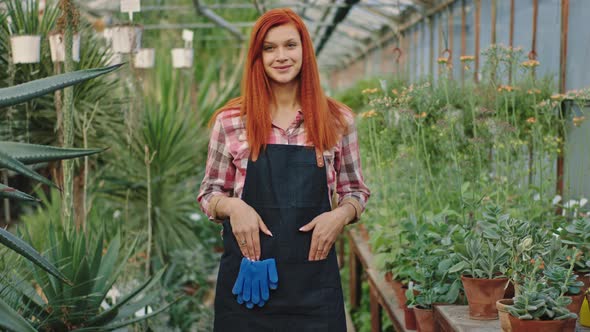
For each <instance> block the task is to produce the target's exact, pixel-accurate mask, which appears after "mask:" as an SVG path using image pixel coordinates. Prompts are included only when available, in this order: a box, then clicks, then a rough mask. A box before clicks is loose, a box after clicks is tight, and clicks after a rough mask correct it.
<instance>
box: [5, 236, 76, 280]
mask: <svg viewBox="0 0 590 332" xmlns="http://www.w3.org/2000/svg"><path fill="white" fill-rule="evenodd" d="M0 243H2V244H4V245H5V246H7V247H8V248H10V249H12V250H14V251H16V252H17V253H18V254H19V255H21V256H23V257H25V258H26V259H28V260H29V261H31V262H33V263H34V264H36V265H37V266H39V267H40V268H42V269H43V270H45V271H47V272H48V273H50V274H51V275H53V276H55V277H56V278H58V279H60V280H62V281H63V282H65V283H67V284H68V285H72V283H71V281H69V280H68V279H67V278H66V277H65V276H64V275H63V274H62V273H61V272H59V270H58V269H57V268H56V267H55V266H54V265H52V264H51V263H50V262H49V261H48V260H46V259H45V258H43V256H41V254H39V253H38V252H37V251H36V250H35V249H33V247H31V246H30V245H29V244H28V243H26V242H24V241H23V240H21V239H20V238H18V237H16V236H14V235H12V233H10V232H9V231H7V230H5V229H2V228H0Z"/></svg>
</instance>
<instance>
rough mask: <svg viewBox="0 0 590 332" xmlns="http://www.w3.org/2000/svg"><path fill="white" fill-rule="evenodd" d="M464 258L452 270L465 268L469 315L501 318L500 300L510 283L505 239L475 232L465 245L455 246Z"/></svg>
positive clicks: (478, 318) (481, 317)
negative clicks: (498, 306)
mask: <svg viewBox="0 0 590 332" xmlns="http://www.w3.org/2000/svg"><path fill="white" fill-rule="evenodd" d="M455 248H456V249H455V250H456V254H457V256H458V257H459V258H460V259H461V261H460V262H459V263H457V264H456V265H455V266H453V267H452V268H451V269H450V271H449V272H461V273H462V274H461V281H462V282H463V287H464V289H465V295H466V296H467V302H468V304H469V318H471V319H476V320H492V319H497V318H498V311H497V309H496V302H497V301H498V300H501V299H502V298H503V297H504V292H505V290H506V287H507V286H508V278H507V277H506V276H505V273H506V269H507V264H508V257H509V255H508V253H509V250H508V248H506V247H505V246H504V245H503V243H501V242H500V241H497V242H496V243H495V244H494V243H492V241H490V240H489V239H485V238H484V237H483V236H481V235H478V234H475V233H472V234H471V235H470V236H469V237H468V238H467V240H466V241H465V245H464V246H463V245H456V246H455Z"/></svg>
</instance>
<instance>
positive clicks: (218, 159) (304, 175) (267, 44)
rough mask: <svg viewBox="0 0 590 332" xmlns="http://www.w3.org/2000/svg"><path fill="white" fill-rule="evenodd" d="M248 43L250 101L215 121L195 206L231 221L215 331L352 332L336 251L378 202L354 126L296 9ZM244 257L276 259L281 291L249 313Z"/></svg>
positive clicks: (273, 15) (271, 15)
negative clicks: (241, 276) (324, 84)
mask: <svg viewBox="0 0 590 332" xmlns="http://www.w3.org/2000/svg"><path fill="white" fill-rule="evenodd" d="M250 41H251V45H250V49H249V51H248V58H247V61H246V64H245V72H244V79H243V82H242V96H241V97H239V98H236V99H234V100H231V101H230V102H228V104H227V105H225V106H224V107H223V108H221V109H220V110H218V111H217V112H216V114H215V115H214V117H213V119H212V121H213V130H212V134H211V141H210V143H209V156H208V160H207V166H206V171H205V177H204V179H203V182H202V184H201V190H200V193H199V196H198V201H199V203H200V204H201V208H202V209H203V211H204V212H205V213H206V214H207V215H208V216H209V218H210V219H211V220H215V221H218V222H221V223H223V238H224V247H225V252H224V254H223V256H222V258H221V263H220V268H219V275H218V279H217V289H216V298H215V323H214V325H215V327H214V329H215V331H223V332H231V331H330V332H338V331H346V324H345V316H344V304H343V299H342V289H341V284H340V275H339V272H338V266H337V261H336V255H335V251H334V247H333V244H334V242H335V241H336V238H337V237H338V235H339V234H340V233H341V232H342V230H343V228H344V226H345V225H346V224H349V223H351V222H353V221H356V220H357V219H358V218H359V216H360V214H361V212H362V211H363V209H364V207H365V204H366V201H367V199H368V198H369V195H370V192H369V189H368V188H367V186H366V185H365V184H364V182H363V177H362V172H361V164H360V158H359V151H358V142H357V134H356V129H355V127H354V117H353V114H352V112H351V111H350V110H349V109H348V108H347V107H346V106H344V105H342V104H340V103H338V102H336V101H334V100H332V99H330V98H327V97H326V96H325V95H324V93H323V91H322V89H321V87H320V82H319V74H318V69H317V63H316V60H315V56H314V51H313V46H312V42H311V38H310V36H309V33H308V31H307V30H306V28H305V25H304V24H303V22H302V20H301V19H300V18H299V17H298V16H297V15H296V14H295V13H294V12H293V11H292V10H290V9H273V10H270V11H268V12H267V13H265V14H264V15H262V16H261V17H260V18H259V19H258V20H257V22H256V24H255V25H254V27H253V30H252V34H251V38H250ZM334 193H337V194H338V196H339V197H338V204H337V206H336V207H335V208H332V206H331V197H332V195H333V194H334ZM242 256H243V257H246V258H248V259H250V260H253V261H257V260H260V259H266V258H274V259H275V261H276V266H277V270H278V276H279V286H278V289H277V290H275V291H273V292H272V294H271V296H270V300H269V301H268V303H266V304H265V306H264V307H261V308H259V307H256V308H254V309H247V308H245V307H244V306H241V305H240V304H238V303H237V302H236V299H235V298H234V296H233V294H232V293H231V291H232V286H233V284H234V281H235V280H236V276H237V274H238V270H239V269H240V261H241V259H242Z"/></svg>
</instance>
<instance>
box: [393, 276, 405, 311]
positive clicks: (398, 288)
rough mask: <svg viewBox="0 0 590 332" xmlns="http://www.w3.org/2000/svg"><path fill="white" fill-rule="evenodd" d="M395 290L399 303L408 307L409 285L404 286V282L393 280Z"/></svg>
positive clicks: (401, 306) (400, 305) (402, 306)
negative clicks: (407, 292)
mask: <svg viewBox="0 0 590 332" xmlns="http://www.w3.org/2000/svg"><path fill="white" fill-rule="evenodd" d="M392 286H393V291H394V293H395V298H396V299H397V304H398V305H399V307H400V308H405V307H406V301H407V300H408V299H407V298H406V290H407V289H408V287H407V286H405V287H404V284H402V283H401V282H399V281H397V280H393V281H392Z"/></svg>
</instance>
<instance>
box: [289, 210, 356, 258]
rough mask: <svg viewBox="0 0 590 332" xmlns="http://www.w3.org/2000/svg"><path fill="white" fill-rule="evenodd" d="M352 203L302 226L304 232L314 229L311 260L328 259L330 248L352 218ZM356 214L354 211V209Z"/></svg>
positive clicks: (310, 253) (310, 252)
mask: <svg viewBox="0 0 590 332" xmlns="http://www.w3.org/2000/svg"><path fill="white" fill-rule="evenodd" d="M349 209H351V207H350V204H345V205H343V206H341V207H339V208H337V209H335V210H332V211H329V212H324V213H322V214H320V215H319V216H317V217H315V218H314V219H313V220H312V221H311V222H310V223H308V224H307V225H305V226H303V227H301V228H300V229H299V230H300V231H302V232H309V231H311V230H313V234H312V236H311V246H310V248H309V257H308V259H309V260H310V261H317V260H322V259H326V258H327V257H328V253H330V249H331V248H332V246H333V245H334V242H336V239H337V238H338V235H340V233H342V230H343V229H344V226H345V225H346V224H347V223H348V222H349V221H350V220H351V219H352V217H351V216H350V215H351V212H350V210H349ZM352 215H354V211H352Z"/></svg>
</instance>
